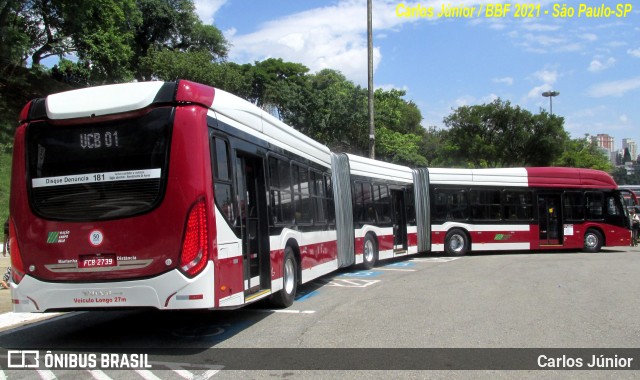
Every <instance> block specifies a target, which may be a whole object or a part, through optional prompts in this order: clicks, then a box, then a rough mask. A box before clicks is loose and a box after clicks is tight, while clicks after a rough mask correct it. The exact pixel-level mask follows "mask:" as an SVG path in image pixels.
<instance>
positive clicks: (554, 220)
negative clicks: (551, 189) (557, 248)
mask: <svg viewBox="0 0 640 380" xmlns="http://www.w3.org/2000/svg"><path fill="white" fill-rule="evenodd" d="M560 199H561V195H560V194H538V228H539V231H540V245H541V246H543V245H562V238H563V236H562V233H563V230H562V228H563V224H562V214H561V213H562V208H561V207H560Z"/></svg>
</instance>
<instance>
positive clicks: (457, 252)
mask: <svg viewBox="0 0 640 380" xmlns="http://www.w3.org/2000/svg"><path fill="white" fill-rule="evenodd" d="M444 251H445V253H446V254H447V256H464V255H466V254H467V252H468V251H469V238H468V237H467V234H466V233H465V232H464V231H462V230H461V229H458V228H454V229H453V230H451V231H449V232H447V235H446V236H445V238H444Z"/></svg>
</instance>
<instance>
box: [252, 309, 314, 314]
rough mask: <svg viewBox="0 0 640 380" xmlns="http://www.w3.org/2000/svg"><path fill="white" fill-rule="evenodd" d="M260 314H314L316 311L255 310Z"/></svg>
mask: <svg viewBox="0 0 640 380" xmlns="http://www.w3.org/2000/svg"><path fill="white" fill-rule="evenodd" d="M251 311H256V312H259V313H284V314H313V313H315V312H316V311H315V310H289V309H254V310H251Z"/></svg>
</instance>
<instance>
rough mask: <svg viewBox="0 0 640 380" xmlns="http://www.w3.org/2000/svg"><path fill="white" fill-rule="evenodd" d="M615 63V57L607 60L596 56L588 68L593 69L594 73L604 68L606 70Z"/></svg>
mask: <svg viewBox="0 0 640 380" xmlns="http://www.w3.org/2000/svg"><path fill="white" fill-rule="evenodd" d="M615 63H616V60H615V58H613V57H609V58H608V59H607V60H606V61H601V60H599V59H597V58H594V59H593V60H592V61H591V63H590V64H589V68H588V69H587V70H589V71H591V72H592V73H597V72H600V71H602V70H606V69H608V68H611V67H613V65H615Z"/></svg>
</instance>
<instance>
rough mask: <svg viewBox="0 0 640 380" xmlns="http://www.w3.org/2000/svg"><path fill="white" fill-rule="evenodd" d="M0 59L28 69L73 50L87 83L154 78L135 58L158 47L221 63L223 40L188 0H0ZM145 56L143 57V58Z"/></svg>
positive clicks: (225, 45)
mask: <svg viewBox="0 0 640 380" xmlns="http://www.w3.org/2000/svg"><path fill="white" fill-rule="evenodd" d="M0 21H1V22H2V23H1V24H0V25H1V26H0V42H1V43H2V48H0V60H1V61H2V62H5V63H10V64H14V65H25V64H26V62H27V59H30V61H31V63H32V65H33V66H34V67H35V66H37V65H39V64H40V63H41V62H42V60H43V59H44V58H47V57H49V56H53V55H57V56H59V57H61V58H62V57H63V56H69V55H72V56H74V57H75V58H77V61H78V63H79V64H80V65H82V66H84V67H86V68H87V71H88V72H90V74H91V75H90V78H88V79H89V82H90V83H92V84H101V83H104V82H122V81H128V80H131V79H133V78H134V77H135V78H137V79H139V80H148V79H152V78H153V73H152V72H151V71H149V65H142V64H141V63H142V62H143V61H144V60H145V58H148V57H149V56H152V55H154V54H156V53H158V52H165V51H171V52H185V53H186V52H189V53H192V52H195V53H198V54H202V53H206V54H208V56H209V60H210V61H216V60H217V61H221V60H224V59H225V58H226V56H227V52H228V42H227V41H226V39H225V38H224V36H223V35H222V32H220V30H219V29H217V28H216V27H215V26H213V25H204V24H203V23H202V21H200V19H199V18H198V16H197V14H196V13H195V5H194V2H193V0H97V1H96V0H73V1H72V0H3V1H0ZM147 60H148V59H147Z"/></svg>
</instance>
